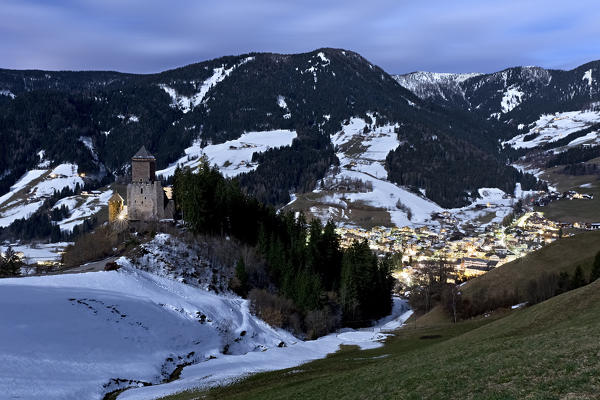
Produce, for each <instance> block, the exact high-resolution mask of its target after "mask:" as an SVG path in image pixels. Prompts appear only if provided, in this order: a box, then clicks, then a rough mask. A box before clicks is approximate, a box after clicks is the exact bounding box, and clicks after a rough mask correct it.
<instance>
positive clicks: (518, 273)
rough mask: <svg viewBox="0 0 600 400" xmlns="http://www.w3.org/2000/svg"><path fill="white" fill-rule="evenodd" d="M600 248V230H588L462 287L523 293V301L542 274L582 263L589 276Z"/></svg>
mask: <svg viewBox="0 0 600 400" xmlns="http://www.w3.org/2000/svg"><path fill="white" fill-rule="evenodd" d="M598 251H600V232H585V233H581V234H577V235H575V236H571V237H566V238H562V239H560V240H557V241H555V242H553V243H551V244H549V245H547V246H544V247H543V248H542V249H540V250H538V251H535V252H533V253H530V254H528V255H526V256H525V257H522V258H519V259H517V260H515V261H512V262H510V263H507V264H504V265H502V266H500V267H498V268H495V269H493V270H491V271H489V272H488V273H486V274H484V275H481V276H479V277H477V278H475V279H472V280H470V281H468V282H467V283H465V285H464V286H463V287H462V288H461V290H462V292H463V293H464V294H465V295H467V296H476V295H477V294H478V293H484V294H485V295H486V296H488V297H499V296H502V295H503V294H504V293H509V294H512V293H513V292H514V291H515V290H516V291H517V292H518V293H519V301H526V288H527V284H528V282H529V281H530V280H532V279H538V278H539V277H540V276H541V275H542V274H552V273H555V274H559V273H561V272H568V273H569V274H570V275H572V274H573V272H574V271H575V269H576V268H577V266H578V265H581V267H582V268H583V270H584V275H585V276H586V278H588V277H589V273H590V271H591V268H592V263H593V261H594V257H595V255H596V253H598Z"/></svg>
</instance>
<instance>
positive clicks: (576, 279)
mask: <svg viewBox="0 0 600 400" xmlns="http://www.w3.org/2000/svg"><path fill="white" fill-rule="evenodd" d="M586 284H587V282H586V280H585V277H584V276H583V269H582V268H581V265H578V266H577V268H575V273H574V274H573V277H572V278H571V285H570V289H571V290H573V289H577V288H580V287H582V286H585V285H586Z"/></svg>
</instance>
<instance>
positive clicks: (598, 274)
mask: <svg viewBox="0 0 600 400" xmlns="http://www.w3.org/2000/svg"><path fill="white" fill-rule="evenodd" d="M598 278H600V251H599V252H598V253H596V257H595V258H594V265H593V266H592V273H591V274H590V282H594V281H595V280H597V279H598Z"/></svg>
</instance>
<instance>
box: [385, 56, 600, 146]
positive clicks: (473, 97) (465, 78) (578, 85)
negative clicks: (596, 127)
mask: <svg viewBox="0 0 600 400" xmlns="http://www.w3.org/2000/svg"><path fill="white" fill-rule="evenodd" d="M599 75H600V61H594V62H590V63H587V64H584V65H581V66H579V67H577V68H575V69H572V70H569V71H562V70H552V69H544V68H541V67H515V68H508V69H505V70H503V71H500V72H494V73H491V74H436V73H429V72H414V73H410V74H406V75H396V76H394V78H395V79H396V81H397V82H398V83H399V84H400V85H402V86H403V87H406V88H407V89H409V90H411V91H413V93H415V94H416V95H417V96H419V97H420V98H421V99H425V100H428V101H432V102H434V103H436V104H439V105H443V106H444V107H450V108H455V109H461V110H465V111H469V112H473V113H476V114H479V115H480V116H481V117H483V118H485V119H496V120H498V121H501V122H503V123H505V124H506V125H508V127H509V129H510V130H511V133H513V134H515V132H516V131H517V129H518V128H519V126H527V125H529V124H533V123H535V121H537V120H538V119H539V118H540V116H542V115H544V114H554V113H557V112H567V111H579V110H585V109H593V108H597V107H598V106H600V104H599V102H600V83H599V80H598V76H599ZM521 129H523V128H521Z"/></svg>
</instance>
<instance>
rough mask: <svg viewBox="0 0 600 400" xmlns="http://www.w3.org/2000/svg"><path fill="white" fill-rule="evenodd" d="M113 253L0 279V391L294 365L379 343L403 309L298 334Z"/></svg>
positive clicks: (24, 392)
mask: <svg viewBox="0 0 600 400" xmlns="http://www.w3.org/2000/svg"><path fill="white" fill-rule="evenodd" d="M118 262H119V264H121V265H122V266H123V267H122V268H121V270H119V271H111V272H104V271H102V272H90V273H82V274H65V275H53V276H42V277H28V278H11V279H0V305H2V306H1V307H0V320H1V321H2V324H0V358H1V359H2V363H0V393H2V394H3V396H6V397H7V398H22V399H38V398H43V399H48V400H52V399H61V400H62V399H64V400H70V399H73V400H79V399H101V398H102V396H103V395H104V394H105V393H106V392H109V391H112V390H115V389H118V388H121V387H125V386H136V385H140V384H141V383H142V382H148V383H152V384H155V386H147V387H139V388H135V389H130V390H127V391H125V392H123V393H122V394H121V395H120V396H119V399H153V398H157V397H160V396H164V395H166V394H171V393H175V392H179V391H182V390H186V389H192V388H198V387H210V386H214V385H219V384H226V383H229V382H231V381H233V380H235V379H238V378H240V377H243V376H246V375H248V374H251V373H257V372H261V371H268V370H275V369H281V368H289V367H293V366H297V365H300V364H302V363H305V362H307V361H310V360H313V359H317V358H322V357H325V356H326V355H327V354H329V353H332V352H335V351H337V350H338V349H339V346H340V345H342V344H354V345H357V346H360V347H361V348H373V347H376V346H380V345H381V343H380V341H381V340H382V339H384V338H385V337H386V336H387V335H388V334H387V333H383V332H381V329H382V328H383V327H387V328H389V327H397V326H401V325H402V323H403V322H404V321H405V320H406V318H408V316H409V314H410V313H409V312H407V310H408V308H407V305H406V302H404V301H403V300H400V299H395V305H394V310H393V311H394V313H395V314H394V315H393V317H392V318H386V319H384V320H382V323H381V326H377V327H375V328H369V329H363V330H358V331H354V330H350V329H347V330H343V331H342V332H340V333H339V334H330V335H327V336H325V337H322V338H320V339H318V340H314V341H301V340H298V339H297V338H295V337H294V336H293V335H291V334H290V333H288V332H286V331H283V330H280V329H274V328H272V327H270V326H268V325H267V324H266V323H264V322H263V321H261V320H259V319H258V318H256V317H254V316H253V315H251V314H250V312H249V307H248V306H249V303H248V301H247V300H244V299H241V298H239V297H237V296H234V295H231V294H215V293H212V292H208V291H206V290H202V289H200V288H196V287H192V286H189V285H185V284H183V283H180V282H177V281H175V280H172V279H168V278H165V277H160V276H157V275H154V274H151V273H148V272H144V271H140V270H138V269H135V268H133V267H132V266H131V264H130V262H129V261H128V260H127V259H124V258H121V259H119V261H118ZM202 316H204V318H203V317H202ZM202 321H204V322H202ZM387 328H386V329H387ZM281 342H283V343H285V345H286V347H278V345H279V344H280V343H281ZM227 344H232V346H231V347H230V351H229V353H230V354H227V355H225V354H223V349H224V348H225V345H227ZM211 358H212V359H211ZM169 359H171V361H169ZM183 362H194V363H196V364H194V365H191V366H188V367H185V368H184V369H183V372H182V375H181V379H179V380H177V381H174V382H171V383H168V384H161V385H156V384H158V383H160V382H161V381H162V380H163V378H164V377H165V376H167V375H168V374H169V373H170V372H171V371H173V369H174V368H175V366H176V365H177V364H179V363H183ZM116 379H123V380H125V381H126V382H121V383H117V382H116V381H115V380H116Z"/></svg>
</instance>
